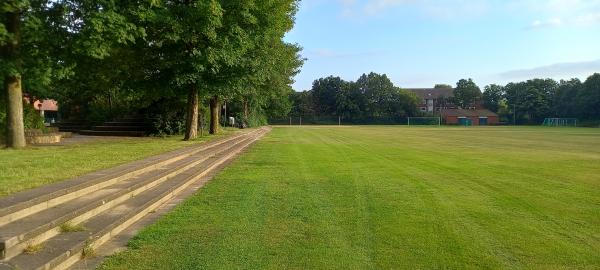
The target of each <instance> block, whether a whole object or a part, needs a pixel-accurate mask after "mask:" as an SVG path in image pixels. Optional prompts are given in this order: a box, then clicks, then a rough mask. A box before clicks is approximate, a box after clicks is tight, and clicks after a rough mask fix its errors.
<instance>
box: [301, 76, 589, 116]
mask: <svg viewBox="0 0 600 270" xmlns="http://www.w3.org/2000/svg"><path fill="white" fill-rule="evenodd" d="M435 87H436V88H449V87H452V86H450V85H445V84H439V85H436V86H435ZM290 99H291V102H292V110H291V111H290V113H289V116H307V117H308V116H321V117H331V116H336V117H338V116H339V117H342V118H343V119H346V120H360V119H382V118H389V119H400V118H405V117H408V116H427V115H426V114H425V113H422V112H420V111H419V110H418V109H417V105H419V104H420V103H421V100H419V98H418V97H417V96H416V95H415V94H413V93H411V92H409V91H406V90H403V89H401V88H400V87H397V86H394V84H393V83H392V82H391V81H390V79H389V78H388V77H387V76H386V75H385V74H377V73H369V74H363V75H362V76H361V77H360V78H359V79H358V80H357V81H355V82H353V81H345V80H343V79H341V78H340V77H333V76H330V77H326V78H320V79H317V80H315V81H314V82H313V86H312V89H311V90H308V91H304V92H294V93H292V94H291V97H290ZM437 102H438V104H437V105H439V104H440V103H445V104H454V105H456V106H458V107H462V108H466V107H472V106H476V105H477V104H480V105H483V107H485V108H487V109H489V110H491V111H493V112H496V113H498V114H499V115H500V116H501V119H502V121H503V122H506V123H516V124H539V123H541V122H542V121H543V120H544V118H550V117H563V118H567V117H570V118H578V119H580V120H583V121H597V120H598V119H600V73H596V74H594V75H592V76H590V77H589V78H588V79H587V80H586V81H585V82H582V81H581V80H579V79H571V80H568V81H565V80H561V81H559V82H557V81H555V80H552V79H532V80H528V81H524V82H513V83H509V84H507V85H504V86H503V85H497V84H491V85H487V86H485V87H484V88H483V92H482V91H481V89H480V88H479V86H477V85H476V84H475V82H473V80H471V79H468V80H467V79H462V80H460V81H458V82H457V84H456V86H454V96H453V97H447V98H441V99H439V100H438V101H437ZM437 105H436V106H437Z"/></svg>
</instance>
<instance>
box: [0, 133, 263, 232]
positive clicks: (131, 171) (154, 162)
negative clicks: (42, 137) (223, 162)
mask: <svg viewBox="0 0 600 270" xmlns="http://www.w3.org/2000/svg"><path fill="white" fill-rule="evenodd" d="M253 132H256V131H253ZM245 134H249V133H241V134H237V135H234V136H231V137H227V138H223V139H219V140H215V141H211V142H208V143H203V144H201V145H199V146H194V147H190V148H184V149H179V150H175V151H171V152H168V153H164V154H161V155H157V156H154V157H150V158H146V159H143V160H139V161H135V162H131V163H128V164H124V165H121V166H117V167H113V168H110V169H105V170H101V171H98V172H94V173H91V174H87V175H84V176H80V177H77V178H74V179H72V180H68V181H63V182H59V183H55V184H51V185H47V186H44V187H41V188H36V189H32V190H28V191H24V192H21V193H17V194H14V195H11V196H8V197H3V198H0V226H1V225H4V224H7V223H9V222H13V221H15V220H18V219H21V218H24V217H26V216H29V215H32V214H35V213H37V212H40V211H42V210H45V209H47V208H51V207H54V206H56V205H58V204H61V203H64V202H66V201H69V200H72V199H75V198H78V197H81V196H83V195H86V194H88V193H90V192H93V191H95V190H98V189H101V188H104V187H107V186H109V185H112V184H114V183H116V182H118V181H121V180H123V179H127V178H130V177H134V176H137V175H140V174H142V173H145V172H148V171H151V170H153V169H156V168H159V167H161V166H165V165H167V164H170V163H173V162H176V161H178V160H181V159H184V158H186V157H188V156H190V155H193V154H194V153H197V152H200V151H203V150H206V149H209V148H212V147H215V146H217V145H220V144H224V143H227V142H230V141H232V140H235V139H237V138H239V137H241V136H245Z"/></svg>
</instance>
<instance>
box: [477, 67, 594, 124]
mask: <svg viewBox="0 0 600 270" xmlns="http://www.w3.org/2000/svg"><path fill="white" fill-rule="evenodd" d="M482 100H483V104H484V106H486V107H487V108H488V109H490V110H492V111H494V112H497V113H498V114H500V115H501V116H502V117H503V118H505V119H506V121H507V122H509V123H513V122H516V123H517V124H539V123H541V122H542V121H543V120H544V118H548V117H563V118H578V119H580V120H582V121H597V120H599V119H600V73H595V74H594V75H592V76H590V77H588V78H587V80H585V82H581V80H579V79H571V80H568V81H566V80H561V81H559V82H557V81H555V80H552V79H533V80H528V81H525V82H517V83H509V84H507V85H505V86H501V85H494V84H493V85H488V86H486V87H485V88H484V92H483V95H482Z"/></svg>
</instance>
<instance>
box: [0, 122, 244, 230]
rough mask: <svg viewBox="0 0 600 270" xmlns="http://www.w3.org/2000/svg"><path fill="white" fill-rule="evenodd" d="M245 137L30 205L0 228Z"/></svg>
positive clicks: (6, 218)
mask: <svg viewBox="0 0 600 270" xmlns="http://www.w3.org/2000/svg"><path fill="white" fill-rule="evenodd" d="M245 135H249V134H242V135H238V136H234V137H232V138H227V139H225V140H222V141H219V142H216V143H215V144H212V145H207V146H204V147H199V148H196V149H193V150H190V151H189V152H184V153H182V154H181V155H178V156H176V157H173V158H170V159H167V160H163V161H160V162H158V163H155V164H152V165H148V166H146V167H144V168H140V169H139V170H135V171H132V172H129V173H126V174H124V175H119V176H116V177H114V178H111V179H109V180H106V181H102V182H100V183H98V184H95V185H91V186H89V187H85V188H82V189H79V190H75V191H73V192H70V193H68V194H65V195H60V196H57V197H55V198H53V199H49V200H47V201H44V202H41V203H38V204H35V205H32V206H29V207H27V208H24V209H21V210H18V211H15V212H13V213H10V214H7V215H4V216H1V217H0V226H2V225H5V224H7V223H10V222H13V221H16V220H18V219H21V218H24V217H27V216H29V215H32V214H35V213H38V212H40V211H43V210H46V209H48V208H51V207H54V206H56V205H59V204H61V203H65V202H67V201H70V200H72V199H75V198H79V197H81V196H84V195H86V194H88V193H90V192H93V191H96V190H98V189H102V188H105V187H107V186H109V185H112V184H114V183H116V182H119V181H121V180H123V179H127V178H130V177H135V176H138V175H140V174H143V173H146V172H149V171H151V170H155V169H156V168H158V167H162V166H166V165H169V164H171V163H173V162H177V161H179V160H182V159H184V158H187V157H189V156H191V155H194V154H196V153H198V152H200V151H204V150H206V149H210V148H214V147H217V146H219V145H222V144H224V143H227V142H229V141H232V140H235V139H238V138H240V137H242V136H245Z"/></svg>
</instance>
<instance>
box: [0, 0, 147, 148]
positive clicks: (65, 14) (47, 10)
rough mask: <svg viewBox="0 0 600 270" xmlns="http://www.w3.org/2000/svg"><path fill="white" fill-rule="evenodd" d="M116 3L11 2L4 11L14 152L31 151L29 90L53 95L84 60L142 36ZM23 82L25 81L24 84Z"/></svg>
mask: <svg viewBox="0 0 600 270" xmlns="http://www.w3.org/2000/svg"><path fill="white" fill-rule="evenodd" d="M116 10H120V8H117V6H116V5H115V3H114V2H113V1H92V0H71V1H67V0H62V1H59V0H47V1H40V0H37V1H33V0H32V1H25V0H9V1H6V3H3V4H2V5H0V13H1V14H2V16H3V17H2V18H1V19H0V47H1V49H0V50H1V55H2V57H1V58H0V73H2V76H3V77H4V81H5V90H6V93H7V96H8V98H9V101H10V102H9V103H8V104H7V107H8V114H9V117H8V118H9V121H8V125H7V133H8V136H7V137H8V146H9V147H22V146H24V145H25V142H24V136H23V116H22V114H23V108H22V102H23V89H24V88H25V89H26V91H27V92H28V94H30V95H31V96H35V97H44V96H51V95H53V94H54V93H53V91H52V92H51V91H49V89H50V88H51V86H53V87H52V88H54V87H57V85H52V83H53V82H56V81H61V79H64V78H66V77H67V76H70V75H72V74H73V73H74V70H75V65H74V64H73V63H74V62H75V61H70V60H73V59H77V58H78V56H86V57H87V56H90V57H94V58H96V59H101V58H103V57H106V56H108V54H109V49H110V48H112V47H113V46H114V45H115V44H126V43H129V42H132V41H133V40H135V37H136V36H137V35H139V34H141V31H139V28H137V27H136V26H135V25H133V24H131V23H130V22H128V21H127V19H126V18H125V16H123V15H122V14H120V13H118V12H116ZM22 78H25V79H24V80H22Z"/></svg>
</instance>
